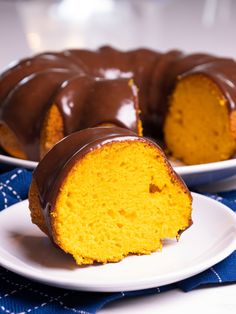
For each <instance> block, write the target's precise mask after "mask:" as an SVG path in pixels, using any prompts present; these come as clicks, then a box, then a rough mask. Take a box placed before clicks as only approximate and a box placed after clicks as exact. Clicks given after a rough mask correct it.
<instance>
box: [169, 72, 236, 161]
mask: <svg viewBox="0 0 236 314" xmlns="http://www.w3.org/2000/svg"><path fill="white" fill-rule="evenodd" d="M235 122H236V117H235V119H234V124H233V123H232V119H231V118H230V112H229V109H228V104H227V100H226V99H225V97H224V95H223V94H222V92H221V90H220V89H219V87H218V86H217V85H216V84H215V83H214V82H213V81H212V80H211V79H210V78H208V77H207V76H204V75H203V74H193V75H191V76H187V77H185V78H183V79H181V80H180V81H179V82H178V83H177V86H176V88H175V91H174V93H173V95H172V96H171V99H170V107H169V112H168V115H167V118H166V121H165V126H164V134H165V142H166V144H167V147H168V149H169V150H170V152H171V154H172V155H173V156H174V157H175V158H177V159H179V160H182V161H183V162H184V163H186V164H201V163H208V162H215V161H220V160H225V159H228V158H230V157H231V156H232V154H233V153H234V152H235V149H236V141H235V135H234V134H233V132H232V125H235Z"/></svg>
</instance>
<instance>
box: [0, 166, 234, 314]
mask: <svg viewBox="0 0 236 314" xmlns="http://www.w3.org/2000/svg"><path fill="white" fill-rule="evenodd" d="M31 178H32V173H31V171H28V170H25V169H13V170H12V171H10V172H7V173H3V174H1V175H0V209H1V210H4V209H5V208H7V207H8V206H10V205H12V204H14V203H17V202H19V201H21V200H23V199H26V198H27V193H28V188H29V185H30V182H31ZM208 196H209V197H212V198H214V199H216V200H218V201H220V202H222V203H224V204H225V205H227V206H228V207H230V208H231V209H232V210H234V211H236V191H230V192H223V193H218V194H214V195H213V194H208ZM230 282H231V283H232V282H236V251H235V252H234V253H233V254H231V255H230V256H229V257H228V258H226V259H225V260H223V261H222V262H220V263H218V264H217V265H214V266H213V267H211V268H210V269H208V270H206V271H204V272H202V273H200V274H198V275H196V276H193V277H191V278H188V279H186V280H183V281H181V282H177V283H175V284H171V285H166V286H162V287H156V288H152V289H146V290H141V291H131V292H118V293H92V292H78V291H71V290H64V289H60V288H54V287H49V286H46V285H43V284H40V283H37V282H33V281H31V280H28V279H26V278H23V277H21V276H19V275H16V274H14V273H12V272H10V271H8V270H6V269H4V268H3V267H0V313H7V314H9V313H22V314H23V313H25V314H26V313H37V314H43V313H79V314H91V313H96V312H97V311H99V309H101V308H102V307H103V306H104V305H105V304H107V303H109V302H111V301H114V300H118V299H122V298H124V297H133V296H139V295H147V294H157V293H161V292H164V291H167V290H170V289H174V288H179V289H181V290H183V291H186V292H187V291H191V290H192V289H195V288H197V287H203V286H205V285H209V284H216V285H220V284H223V283H224V284H225V283H230Z"/></svg>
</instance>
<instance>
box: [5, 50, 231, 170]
mask: <svg viewBox="0 0 236 314" xmlns="http://www.w3.org/2000/svg"><path fill="white" fill-rule="evenodd" d="M196 80H197V82H198V83H197V82H196ZM235 82H236V63H235V61H234V60H232V59H226V58H218V57H216V56H212V55H208V54H184V53H183V52H181V51H178V50H172V51H169V52H167V53H159V52H155V51H152V50H149V49H137V50H132V51H128V52H121V51H119V50H116V49H113V48H111V47H108V46H106V47H102V48H100V49H99V50H97V51H89V50H83V49H77V50H76V49H75V50H65V51H63V52H60V53H52V52H46V53H42V54H39V55H36V56H34V57H32V58H29V59H25V60H23V61H20V62H19V63H16V64H14V65H12V66H11V67H10V68H9V69H7V70H6V71H5V72H4V73H3V74H2V75H1V77H0V87H1V88H0V145H1V146H2V147H3V148H4V150H6V151H7V152H8V153H9V154H11V155H13V156H15V157H18V158H24V159H31V160H39V159H41V158H42V157H43V156H44V155H45V153H46V152H47V151H48V150H49V149H50V148H51V147H52V146H53V145H54V144H55V143H56V142H57V141H58V140H60V139H61V138H63V137H64V136H67V135H68V134H70V133H71V132H75V131H78V130H81V129H83V128H86V127H95V126H100V125H115V126H119V127H124V128H128V129H130V130H132V131H134V132H136V133H137V134H138V135H142V129H143V133H144V135H146V136H149V137H152V138H153V139H154V140H158V141H160V142H161V141H163V142H164V147H165V149H166V151H167V152H168V154H169V155H171V156H172V157H174V158H177V159H180V160H182V161H183V162H185V163H186V164H194V163H206V162H211V161H217V160H224V159H228V158H230V157H231V156H232V155H233V154H234V153H235V138H236V135H235V133H236V132H235V129H236V122H235V121H236V120H235V119H236V118H235V116H236V114H235V98H236V92H235ZM195 83H196V84H197V86H196V85H195ZM185 88H186V89H187V90H186V91H185ZM202 88H203V89H202ZM203 94H204V95H205V96H203ZM97 95H99V96H97ZM213 95H215V96H213ZM189 99H190V101H189ZM208 101H209V102H208ZM222 103H224V105H222ZM185 106H186V107H187V108H186V111H185ZM210 108H211V109H210ZM187 111H188V113H187ZM181 112H183V117H182V113H181ZM179 115H181V118H180V119H179V118H178V117H179ZM176 116H177V118H176ZM203 116H204V119H203V118H202V117H203ZM215 118H216V120H217V121H215V120H214V119H215ZM182 121H183V123H182ZM209 121H210V123H209ZM208 126H209V128H208ZM206 129H207V131H206ZM216 129H217V131H216V132H215V130H216ZM180 138H181V141H180V140H179V139H180ZM221 142H222V143H224V145H221ZM206 147H207V149H206Z"/></svg>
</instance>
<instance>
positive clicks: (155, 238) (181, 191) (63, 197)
mask: <svg viewBox="0 0 236 314" xmlns="http://www.w3.org/2000/svg"><path fill="white" fill-rule="evenodd" d="M190 222H191V196H190V195H189V193H188V192H187V189H186V187H185V186H184V185H183V184H182V182H181V181H179V180H178V179H177V177H176V176H175V174H174V173H173V172H172V170H171V169H170V168H169V165H167V162H166V161H165V159H164V156H163V154H162V153H161V152H160V151H159V150H158V149H156V148H155V147H154V146H152V145H150V144H147V143H145V142H144V141H137V140H133V141H117V142H111V143H107V144H105V145H103V146H101V147H100V148H98V149H95V150H93V151H92V152H90V153H88V154H87V155H85V156H84V157H83V158H82V159H79V160H78V162H76V163H75V165H74V166H73V167H72V169H71V170H70V171H69V173H68V174H67V176H66V178H65V180H64V181H63V184H62V186H61V188H60V191H59V193H58V196H57V199H56V202H55V207H54V210H53V211H52V212H51V226H52V233H53V238H54V241H55V242H56V243H57V244H58V245H59V247H61V248H62V249H63V250H64V251H66V252H67V253H70V254H72V255H73V257H74V258H75V260H76V262H77V264H79V265H80V264H92V263H93V262H102V263H106V262H116V261H119V260H121V259H122V258H123V257H124V256H126V255H128V254H132V253H135V254H148V253H151V252H153V251H156V250H158V249H161V248H162V243H161V239H164V238H178V236H179V231H181V230H184V229H186V228H187V227H188V226H189V224H190ZM42 229H43V228H42Z"/></svg>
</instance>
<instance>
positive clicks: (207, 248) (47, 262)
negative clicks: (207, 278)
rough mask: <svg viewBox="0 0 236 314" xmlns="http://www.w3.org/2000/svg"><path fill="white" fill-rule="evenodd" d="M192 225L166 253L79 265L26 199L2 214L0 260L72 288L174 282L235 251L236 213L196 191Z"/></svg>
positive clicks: (121, 288) (114, 288) (134, 286)
mask: <svg viewBox="0 0 236 314" xmlns="http://www.w3.org/2000/svg"><path fill="white" fill-rule="evenodd" d="M193 199H194V202H193V221H194V224H193V225H192V226H191V227H190V228H189V229H188V230H186V231H185V232H184V233H183V234H182V236H181V239H180V241H179V242H176V241H174V240H173V241H170V240H169V241H166V243H165V245H164V248H163V251H162V252H161V253H160V252H156V253H153V254H151V255H143V256H129V257H126V258H125V259H124V260H122V261H121V262H119V263H108V264H106V265H96V266H87V267H79V266H76V264H75V262H74V260H73V259H72V258H71V257H70V256H68V255H66V254H65V253H63V252H62V251H60V250H59V249H57V248H55V247H54V246H53V245H52V244H51V242H50V241H49V239H48V238H47V237H46V236H45V235H44V234H43V233H42V232H41V231H40V230H39V229H38V228H37V227H36V226H35V225H33V224H32V223H31V221H30V214H29V210H28V201H23V202H21V203H18V204H16V205H14V206H12V207H9V208H8V209H5V210H3V211H2V212H1V213H0V239H1V242H0V264H1V265H2V266H3V267H5V268H7V269H9V270H11V271H13V272H15V273H18V274H20V275H23V276H25V277H27V278H31V279H33V280H36V281H39V282H42V283H46V284H48V285H52V286H58V287H63V288H68V289H74V290H84V291H106V292H112V291H128V290H139V289H145V288H151V287H158V286H161V285H165V284H169V283H173V282H176V281H179V280H182V279H185V278H187V277H190V276H192V275H195V274H197V273H199V272H201V271H203V270H205V269H207V268H209V267H211V266H212V265H214V264H215V263H217V262H219V261H221V260H222V259H224V258H225V257H227V256H228V255H229V254H231V253H232V252H233V251H234V250H235V249H236V215H235V213H234V212H233V211H231V210H230V209H228V208H227V207H226V206H224V205H222V204H220V203H218V202H216V201H214V200H212V199H210V198H207V197H205V196H202V195H199V194H195V193H193Z"/></svg>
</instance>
